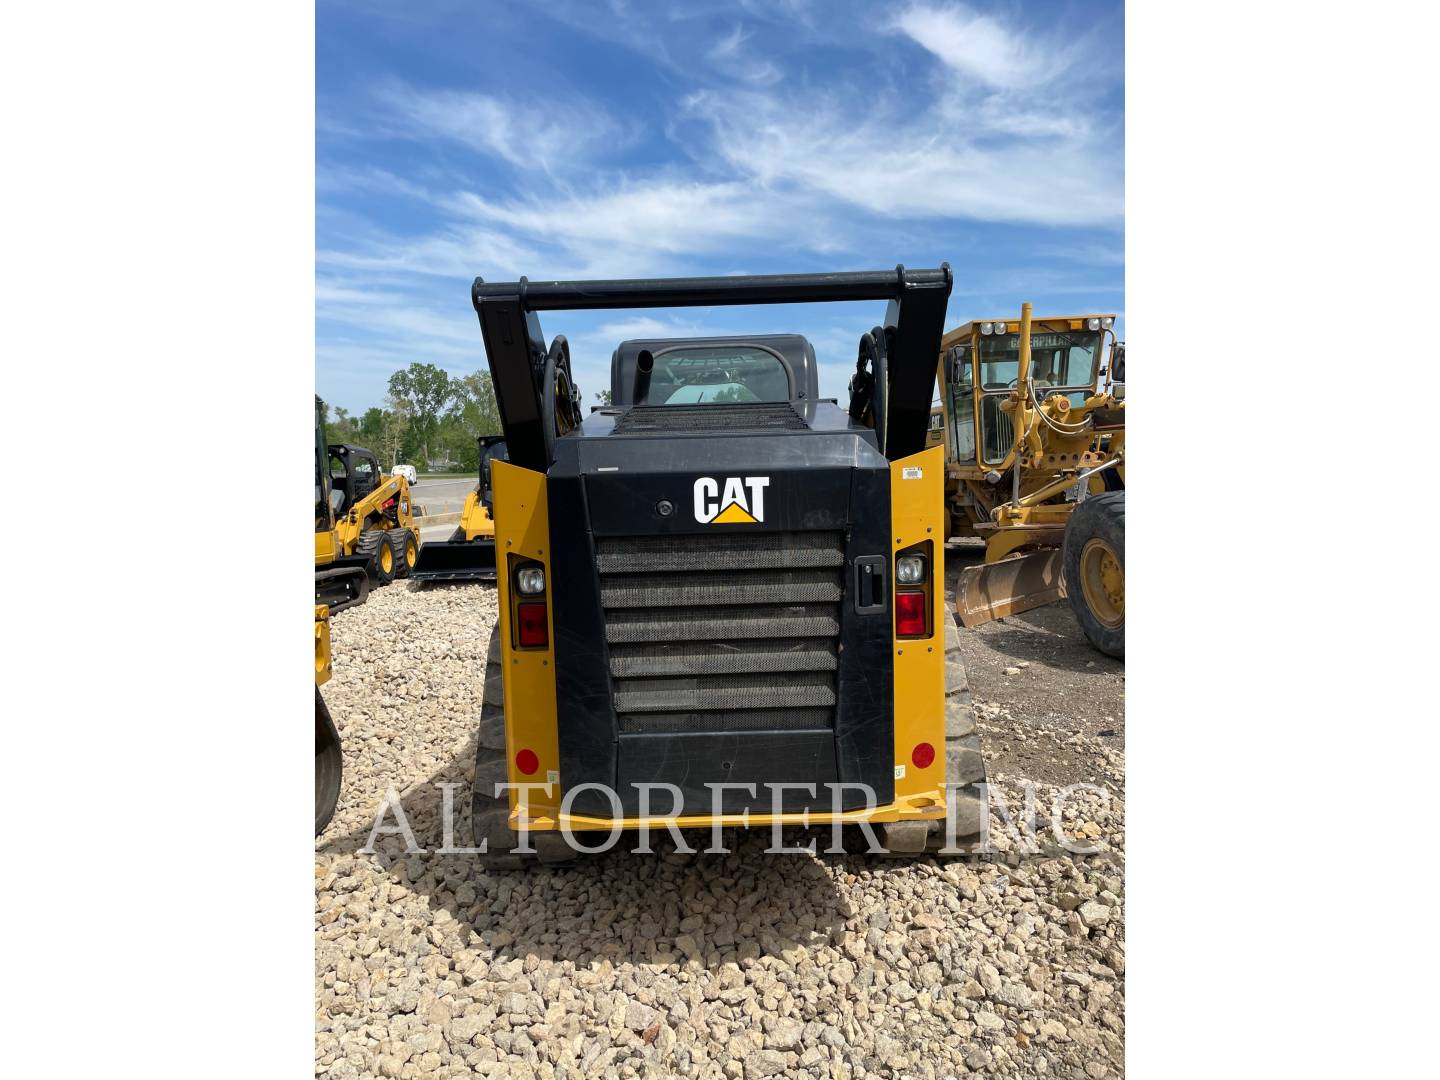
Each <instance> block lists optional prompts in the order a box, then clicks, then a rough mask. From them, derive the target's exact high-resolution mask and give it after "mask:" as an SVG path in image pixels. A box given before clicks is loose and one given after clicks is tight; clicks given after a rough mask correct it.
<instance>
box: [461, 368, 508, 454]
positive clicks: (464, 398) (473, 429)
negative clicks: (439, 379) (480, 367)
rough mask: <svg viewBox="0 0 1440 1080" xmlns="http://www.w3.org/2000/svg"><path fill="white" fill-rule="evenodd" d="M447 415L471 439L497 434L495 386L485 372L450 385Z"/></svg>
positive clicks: (471, 375)
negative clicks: (451, 396)
mask: <svg viewBox="0 0 1440 1080" xmlns="http://www.w3.org/2000/svg"><path fill="white" fill-rule="evenodd" d="M452 385H453V386H454V387H455V395H454V397H453V398H452V401H453V405H452V406H451V412H450V415H451V416H452V417H454V418H455V419H456V420H458V421H459V422H460V424H461V425H462V426H463V427H465V428H466V429H467V430H468V431H469V432H470V436H471V438H472V439H473V438H475V437H477V436H480V435H498V434H500V405H499V403H498V402H496V400H495V384H494V382H493V381H492V380H491V378H490V373H489V372H488V371H476V372H474V373H473V374H470V375H466V376H465V377H464V378H463V379H456V380H455V381H454V383H453V384H452Z"/></svg>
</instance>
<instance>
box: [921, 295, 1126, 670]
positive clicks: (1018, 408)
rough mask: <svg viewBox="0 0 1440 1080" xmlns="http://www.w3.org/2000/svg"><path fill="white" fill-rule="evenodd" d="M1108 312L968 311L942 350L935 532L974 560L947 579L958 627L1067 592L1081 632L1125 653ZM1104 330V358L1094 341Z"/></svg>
mask: <svg viewBox="0 0 1440 1080" xmlns="http://www.w3.org/2000/svg"><path fill="white" fill-rule="evenodd" d="M1113 327H1114V316H1112V315H1086V316H1079V317H1065V318H1046V319H1038V320H1035V319H1032V317H1031V311H1030V305H1029V304H1025V305H1023V306H1022V309H1021V315H1020V320H1019V322H1018V323H1017V322H1015V321H1014V320H1009V321H1007V320H1003V319H1001V320H995V321H985V322H981V321H975V322H970V323H966V324H965V325H964V326H961V327H959V328H957V329H955V330H952V331H950V333H948V334H946V335H945V337H944V340H943V342H942V352H941V355H940V398H941V403H942V409H943V412H944V417H945V420H944V444H945V458H946V535H947V536H952V535H953V536H967V535H968V536H978V537H980V538H982V539H983V540H984V541H985V562H984V564H983V565H981V566H975V567H967V568H966V569H965V571H964V572H963V573H962V574H961V575H960V583H959V586H958V587H957V588H956V606H957V610H958V612H959V615H960V620H961V622H962V623H964V624H965V625H966V626H978V625H979V624H981V623H984V622H987V621H989V620H990V619H997V618H1002V617H1004V616H1006V615H1011V614H1015V613H1017V612H1021V611H1026V610H1029V609H1030V608H1034V607H1038V606H1040V605H1041V604H1047V603H1051V602H1053V601H1055V600H1058V599H1060V597H1062V596H1068V597H1069V600H1070V606H1071V607H1072V609H1073V610H1074V612H1075V615H1076V618H1077V619H1078V620H1079V622H1080V625H1081V627H1082V629H1083V630H1084V631H1085V635H1086V637H1087V638H1089V639H1090V642H1091V643H1092V644H1093V645H1094V646H1095V647H1096V648H1098V649H1099V650H1100V651H1101V652H1104V653H1106V654H1108V655H1110V656H1116V657H1122V656H1124V655H1125V404H1124V402H1123V400H1121V388H1120V387H1119V386H1117V384H1123V382H1124V346H1123V345H1122V344H1120V343H1118V342H1116V341H1115V335H1114V330H1113ZM1107 335H1108V337H1109V338H1110V342H1111V348H1110V351H1109V355H1108V363H1107V362H1106V354H1105V339H1106V337H1107Z"/></svg>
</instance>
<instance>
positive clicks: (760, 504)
mask: <svg viewBox="0 0 1440 1080" xmlns="http://www.w3.org/2000/svg"><path fill="white" fill-rule="evenodd" d="M769 486H770V478H769V477H768V476H746V477H739V476H727V477H725V479H724V481H720V480H716V479H715V478H714V477H713V476H702V477H700V479H698V480H696V481H695V520H696V521H698V522H700V524H702V525H758V524H759V523H760V522H762V521H764V520H765V489H766V488H767V487H769Z"/></svg>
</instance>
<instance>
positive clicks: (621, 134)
mask: <svg viewBox="0 0 1440 1080" xmlns="http://www.w3.org/2000/svg"><path fill="white" fill-rule="evenodd" d="M376 97H377V99H378V100H379V102H380V103H381V105H382V106H383V107H384V109H386V110H387V111H388V113H389V119H390V121H391V123H390V125H389V126H388V127H383V128H382V130H385V131H387V132H389V133H391V134H396V135H405V136H408V137H412V138H417V139H431V138H435V137H439V138H442V139H448V140H450V141H452V142H455V143H458V144H459V145H461V146H463V147H466V148H467V149H470V150H473V151H476V152H478V153H482V154H486V155H489V156H491V157H496V158H499V159H501V160H502V161H506V162H508V163H509V164H511V165H514V166H516V167H518V168H522V169H523V168H534V167H539V168H542V169H546V170H550V169H552V168H553V167H555V166H558V165H559V164H560V163H561V162H573V161H577V160H584V159H585V158H588V157H590V156H591V155H593V154H595V153H597V152H600V151H605V152H606V153H613V152H615V151H617V150H619V149H622V148H623V147H624V146H625V145H626V144H628V143H629V142H630V140H631V138H632V137H633V132H631V131H630V130H629V129H627V128H626V126H625V125H623V124H621V123H620V122H619V121H618V120H616V119H615V118H614V117H613V116H611V115H610V114H609V113H608V112H606V111H605V110H604V109H601V108H599V107H597V106H595V105H594V104H592V103H590V102H588V101H584V100H575V99H565V100H559V99H556V100H544V99H537V98H536V97H535V96H533V95H528V96H523V97H522V96H520V95H513V96H503V97H502V96H499V95H494V94H484V93H478V92H473V91H462V90H431V89H424V90H422V89H419V88H417V87H414V86H411V85H410V84H408V83H405V82H401V81H398V80H392V81H389V82H387V83H385V84H384V85H382V86H381V87H380V88H379V89H378V90H377V91H376ZM382 124H383V121H382Z"/></svg>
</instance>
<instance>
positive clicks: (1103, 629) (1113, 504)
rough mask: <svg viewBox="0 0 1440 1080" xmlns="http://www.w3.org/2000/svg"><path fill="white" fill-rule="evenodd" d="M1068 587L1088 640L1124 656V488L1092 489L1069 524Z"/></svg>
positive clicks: (1065, 561) (1066, 548) (1066, 583)
mask: <svg viewBox="0 0 1440 1080" xmlns="http://www.w3.org/2000/svg"><path fill="white" fill-rule="evenodd" d="M1063 561H1064V567H1065V570H1064V573H1065V592H1066V594H1067V595H1068V596H1069V597H1070V607H1071V608H1072V609H1074V611H1075V618H1076V619H1078V620H1079V622H1080V628H1081V629H1082V630H1084V631H1085V636H1086V637H1087V638H1089V639H1090V644H1092V645H1094V646H1095V648H1097V649H1099V650H1100V651H1101V652H1102V653H1104V654H1105V655H1106V656H1114V657H1116V658H1118V659H1122V660H1123V659H1124V658H1125V492H1123V491H1107V492H1105V493H1104V494H1103V495H1091V496H1090V497H1089V498H1088V499H1086V500H1085V501H1084V502H1082V503H1081V504H1080V505H1079V506H1077V507H1076V508H1075V512H1074V513H1072V514H1071V515H1070V521H1069V524H1067V525H1066V526H1065V552H1064V557H1063Z"/></svg>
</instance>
